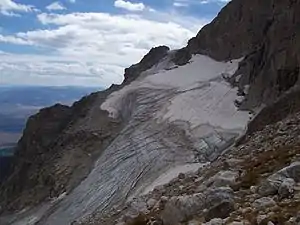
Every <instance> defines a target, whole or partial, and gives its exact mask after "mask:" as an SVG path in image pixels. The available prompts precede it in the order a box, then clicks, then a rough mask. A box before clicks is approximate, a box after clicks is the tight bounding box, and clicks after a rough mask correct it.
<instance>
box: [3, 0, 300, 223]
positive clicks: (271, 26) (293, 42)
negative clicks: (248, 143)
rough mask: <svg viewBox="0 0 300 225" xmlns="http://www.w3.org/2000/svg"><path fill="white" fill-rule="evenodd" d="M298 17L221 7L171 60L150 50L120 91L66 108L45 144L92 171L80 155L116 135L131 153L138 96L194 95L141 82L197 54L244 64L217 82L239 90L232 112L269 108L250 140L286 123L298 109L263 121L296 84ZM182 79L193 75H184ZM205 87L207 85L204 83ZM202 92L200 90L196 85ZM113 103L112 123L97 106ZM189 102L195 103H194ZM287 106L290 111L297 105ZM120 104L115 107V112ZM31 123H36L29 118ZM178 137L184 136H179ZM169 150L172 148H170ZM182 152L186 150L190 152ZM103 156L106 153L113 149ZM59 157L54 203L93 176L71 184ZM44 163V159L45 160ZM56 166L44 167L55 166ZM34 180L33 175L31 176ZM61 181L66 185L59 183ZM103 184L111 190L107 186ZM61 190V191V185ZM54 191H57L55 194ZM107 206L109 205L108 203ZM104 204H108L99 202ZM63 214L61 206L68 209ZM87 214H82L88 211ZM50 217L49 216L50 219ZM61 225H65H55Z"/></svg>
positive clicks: (298, 6) (246, 5) (296, 7)
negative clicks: (257, 133)
mask: <svg viewBox="0 0 300 225" xmlns="http://www.w3.org/2000/svg"><path fill="white" fill-rule="evenodd" d="M282 9H286V10H285V11H280V10H282ZM298 11H300V3H299V2H298V1H294V0H290V1H282V0H281V1H276V2H275V0H268V1H264V2H262V1H258V0H255V1H251V2H249V1H248V2H245V1H242V0H233V1H231V2H230V3H229V4H228V5H227V6H226V7H224V9H222V11H221V12H220V13H219V15H218V16H217V17H216V19H214V20H213V22H212V23H211V24H209V25H207V26H205V27H204V28H203V29H202V30H201V31H200V32H199V33H198V34H197V36H196V37H194V38H192V39H191V40H190V41H189V43H188V45H187V47H185V48H183V49H180V50H178V51H175V52H173V53H170V52H169V49H168V47H165V46H161V47H158V48H154V49H152V50H151V51H150V52H149V53H148V54H147V55H146V56H145V57H144V58H143V59H142V60H141V62H140V63H138V64H135V65H133V66H132V67H130V68H129V69H126V70H125V80H124V82H123V84H122V85H119V86H118V85H113V86H111V87H110V88H109V89H108V90H106V91H104V92H101V93H95V94H93V95H91V96H89V97H87V98H85V99H83V100H82V101H80V102H78V103H76V104H75V105H74V106H73V107H72V108H71V109H70V108H66V115H65V116H63V118H67V120H68V123H67V124H68V127H67V129H62V132H61V131H59V132H58V133H59V134H58V136H57V137H56V138H54V139H52V138H49V139H50V142H54V144H55V145H57V146H59V145H62V146H64V145H67V146H69V148H70V152H71V155H72V154H74V155H73V156H75V155H76V154H79V155H80V157H82V158H83V161H84V163H82V162H81V164H82V165H87V164H93V163H94V162H95V160H96V159H90V157H86V156H83V155H85V154H86V153H88V154H92V155H93V154H95V155H94V156H95V158H98V157H99V156H100V155H101V154H102V152H103V151H104V150H105V151H106V152H107V151H108V150H107V148H109V147H110V146H111V144H112V143H115V142H116V141H115V140H118V138H119V139H120V134H122V132H123V133H125V134H126V135H127V136H128V137H129V141H132V143H131V144H132V146H135V145H138V144H139V143H135V142H134V141H133V140H132V139H131V138H133V137H134V136H131V135H133V133H134V131H130V132H131V133H126V132H125V131H128V130H129V129H132V127H134V126H136V127H140V129H145V128H142V122H146V121H147V120H148V119H149V117H148V116H149V115H148V114H144V113H143V114H141V115H139V112H143V110H145V109H144V108H143V107H142V104H145V107H146V106H147V104H149V102H150V101H149V99H148V97H147V99H143V98H142V97H141V96H151V97H152V98H153V99H154V100H156V101H162V99H166V100H165V102H168V101H171V100H172V99H170V97H169V96H173V95H174V96H175V95H182V96H185V95H184V94H185V91H186V92H189V91H191V90H192V91H193V88H192V89H189V90H186V89H183V90H180V91H177V90H174V88H173V89H170V90H168V91H169V92H167V94H166V93H165V90H163V89H162V88H161V87H157V89H153V87H152V86H151V85H153V84H152V83H151V82H150V81H151V79H150V78H149V79H150V80H149V79H148V78H147V77H151V76H153V75H155V74H159V75H162V76H163V75H166V74H168V71H170V73H173V72H172V71H176V70H180V68H181V69H182V68H188V67H189V66H193V65H195V64H197V62H198V61H194V64H193V61H192V60H196V59H195V58H193V57H194V55H199V54H204V55H208V56H210V57H212V58H214V59H216V60H219V61H227V64H228V65H230V64H231V63H232V62H231V61H232V60H234V59H238V58H242V57H243V59H241V62H240V63H239V67H238V69H237V70H235V71H234V74H230V72H231V71H229V73H227V72H228V71H227V70H224V72H223V74H218V75H222V77H223V78H226V82H229V83H230V85H231V88H232V89H233V88H237V89H238V95H239V97H240V100H236V102H235V103H236V105H238V106H239V108H240V109H243V110H246V109H247V110H253V111H255V110H257V108H258V107H259V106H261V104H267V105H268V107H267V110H262V111H261V113H260V114H259V115H260V116H258V117H256V119H254V120H253V121H252V122H250V124H249V131H248V132H249V133H248V134H250V133H251V132H254V131H257V130H260V129H263V127H265V126H266V125H268V124H271V123H274V122H278V120H281V119H283V118H285V117H286V116H287V115H288V114H289V113H291V112H293V113H295V112H297V111H298V108H297V107H296V108H295V109H294V111H289V110H287V112H283V113H282V115H280V116H278V118H275V119H270V120H269V121H264V119H263V118H265V117H267V116H266V115H269V114H270V112H271V113H272V110H270V109H272V103H273V102H275V101H276V100H278V99H279V102H280V101H283V102H285V100H280V99H281V98H283V99H284V95H285V93H286V92H287V91H292V89H293V88H294V89H297V84H298V81H299V75H300V71H299V67H298V65H299V56H298V53H299V52H300V51H298V50H299V49H298V48H299V46H300V45H299V43H300V40H299V34H300V33H299V29H297V25H298V24H299V22H300V16H299V15H298V14H297V12H298ZM286 24H288V25H286ZM285 28H287V29H286V30H285V32H283V29H285ZM291 37H292V38H291ZM282 49H283V50H282ZM197 60H200V59H197ZM201 60H204V59H201ZM201 60H200V61H199V63H200V62H202V61H201ZM205 60H206V59H205ZM205 62H210V61H205ZM160 63H162V64H164V66H165V65H168V66H166V67H165V71H164V72H163V73H162V74H160V70H159V68H156V67H159V65H160ZM207 64H209V63H207ZM213 65H217V64H213ZM218 65H219V64H218ZM224 65H225V62H224ZM203 69H204V68H203ZM151 70H152V72H151V73H150V72H149V71H151ZM147 71H148V74H147ZM220 71H221V70H220ZM188 72H189V73H191V72H190V71H188ZM152 73H153V74H152ZM174 73H175V72H174ZM143 79H146V81H148V83H146V84H147V85H150V86H147V85H146V86H143V85H145V84H144V83H143V84H142V85H141V84H140V83H138V82H140V81H141V80H143ZM147 79H148V80H147ZM215 79H217V81H219V80H220V79H221V77H217V78H215ZM169 82H171V81H169ZM198 82H199V81H198ZM209 82H210V83H209V85H210V86H212V85H213V84H216V83H217V82H216V81H215V80H209ZM213 82H216V83H213ZM132 84H134V85H141V86H140V87H138V88H137V89H130V88H129V86H130V85H132ZM205 84H206V85H207V83H205ZM157 85H158V84H157ZM222 87H223V86H222ZM126 88H127V89H126ZM197 88H199V87H196V89H197ZM201 88H203V87H202V86H201ZM149 90H151V91H152V95H151V92H149ZM119 91H121V92H119ZM122 91H124V92H122ZM228 92H229V91H228ZM117 93H123V96H122V95H121V97H120V96H119V95H118V94H117ZM229 93H230V92H229ZM295 93H296V94H294V95H295V97H294V99H296V100H295V101H294V102H297V99H298V92H295ZM291 95H292V94H291ZM288 96H290V95H288ZM112 97H114V98H115V99H116V100H114V101H115V102H113V103H111V104H112V107H116V109H117V110H119V112H121V115H122V116H121V117H120V118H118V117H116V118H114V117H113V116H112V115H114V114H112V115H110V114H109V113H108V112H107V111H109V110H106V111H104V110H100V106H102V105H103V103H105V101H107V100H108V99H109V98H112ZM151 97H149V98H151ZM200 97H201V96H200ZM145 98H146V97H145ZM174 98H175V97H174ZM291 98H292V97H291ZM173 100H174V99H173ZM193 100H194V101H195V102H196V100H197V98H195V99H193ZM178 101H179V100H178ZM165 102H163V104H166V103H165ZM195 102H194V103H195ZM291 102H293V100H291ZM146 103H147V104H146ZM275 104H276V103H275ZM278 104H279V105H282V103H278ZM292 104H293V105H294V104H295V103H292ZM116 105H117V106H116ZM119 105H120V108H118V107H119ZM269 105H270V106H269ZM150 106H151V107H152V110H156V108H155V107H154V106H156V105H150ZM168 106H169V105H168ZM61 107H62V108H64V107H63V106H58V105H57V106H55V107H54V108H52V109H55V108H58V111H59V114H61V113H62V112H60V111H64V110H60V108H61ZM156 107H158V106H156ZM159 107H161V106H159ZM289 107H290V105H288V106H287V108H288V109H289ZM167 108H168V107H167ZM106 109H107V108H106ZM146 109H147V110H149V111H150V112H151V108H149V109H148V108H147V107H146ZM48 110H51V109H48ZM70 110H71V111H70ZM157 111H158V110H157ZM40 115H41V114H40ZM62 115H64V113H62ZM135 116H138V117H139V118H138V119H139V120H141V121H142V122H141V124H140V123H137V122H136V121H135V119H137V118H135ZM46 117H48V116H46ZM70 117H71V118H70ZM261 118H262V119H261ZM32 119H33V120H35V119H34V118H32ZM62 121H64V119H62ZM128 121H129V122H128ZM257 121H258V122H257ZM139 122H140V121H139ZM44 123H45V122H44V121H40V122H39V121H38V122H37V129H39V127H40V126H41V125H42V124H44ZM63 123H64V122H63ZM130 123H132V124H130ZM220 123H221V122H220ZM60 124H61V123H60V122H58V123H57V126H60ZM182 124H184V123H180V126H185V125H182ZM29 125H30V122H28V126H29ZM173 125H174V124H172V123H170V124H169V127H165V125H164V126H162V127H163V128H164V129H165V132H166V135H169V134H168V132H170V133H171V132H174V133H176V134H177V132H178V133H181V132H183V131H182V130H181V128H180V129H179V128H178V127H177V124H175V125H176V126H173ZM180 126H179V127H180ZM63 127H64V126H63ZM150 127H151V126H150ZM100 128H101V129H100ZM102 128H103V129H102ZM154 128H155V129H156V127H155V126H154V125H153V129H154ZM177 129H178V130H177ZM206 129H208V128H206ZM35 130H36V129H33V130H30V129H29V130H28V127H27V132H28V135H27V136H28V137H26V135H25V136H23V139H22V140H21V142H20V143H19V152H23V151H24V149H26V148H24V147H20V145H21V146H22V145H27V144H29V143H30V139H31V138H30V136H31V133H34V132H35ZM100 130H101V132H100ZM189 130H190V129H189ZM82 131H83V134H84V135H79V133H81V132H82ZM51 132H53V131H52V130H50V133H51ZM55 132H56V131H55ZM105 132H110V134H109V135H107V134H106V133H105ZM189 132H191V131H189ZM99 133H100V134H99ZM191 133H192V132H191ZM25 134H26V131H25ZM95 134H96V135H95ZM77 135H79V136H77ZM85 135H87V136H85ZM89 135H91V136H89ZM106 135H107V136H106ZM136 135H137V134H136ZM179 136H180V137H182V136H181V135H179ZM74 137H76V138H74ZM60 138H62V140H61V141H57V140H56V139H60ZM78 138H79V139H80V141H79V142H76V141H75V140H76V139H77V140H78ZM147 138H148V136H145V140H147ZM185 138H186V137H185ZM231 138H232V137H230V138H229V139H230V140H231ZM26 139H27V140H26ZM170 140H171V139H170ZM179 140H180V141H181V139H180V138H178V141H179ZM114 141H115V142H114ZM140 141H141V140H140ZM185 141H186V140H185ZM226 141H227V142H228V143H231V142H230V141H229V140H227V139H226ZM27 142H28V143H27ZM34 142H36V143H39V142H41V140H40V139H39V138H38V139H37V140H34ZM102 142H105V143H104V144H101V145H99V143H102ZM122 143H123V142H122ZM168 143H169V142H168ZM174 143H176V142H175V141H174V142H173V144H174ZM183 143H187V142H183ZM228 143H227V144H228ZM88 144H89V145H91V146H90V148H89V150H88V151H87V152H85V150H84V151H82V150H83V149H85V148H86V147H87V146H88ZM129 144H130V143H129ZM76 145H77V146H76ZM229 145H230V144H229ZM50 146H51V145H50ZM116 146H117V144H116ZM170 146H172V145H171V144H170ZM225 146H226V145H225ZM73 147H74V148H75V149H77V150H76V151H75V152H74V151H73V150H71V148H73ZM173 147H174V149H176V147H175V146H173ZM188 147H190V148H192V147H191V146H188ZM227 147H228V146H227ZM122 148H123V147H122ZM170 148H171V147H168V149H170ZM45 149H47V147H46V148H43V147H42V148H41V149H39V150H38V149H37V152H39V151H40V152H43V151H45ZM51 149H53V147H51ZM60 149H61V148H60V147H56V150H55V151H56V152H60ZM99 149H100V153H99ZM109 149H112V147H111V148H109ZM64 151H65V152H64V153H63V154H65V155H67V154H70V152H69V153H66V150H64ZM105 151H104V152H105ZM25 153H26V152H25ZM221 153H222V151H220V152H218V151H217V152H216V153H215V154H216V155H215V156H214V157H213V159H215V158H218V156H219V155H220V154H221ZM32 154H33V155H34V154H35V151H33V152H32ZM209 154H211V153H209ZM57 157H58V158H57V159H55V160H54V162H56V163H57V162H59V163H61V165H60V166H61V167H62V168H64V166H66V165H67V166H66V167H67V168H66V169H65V170H64V169H62V171H58V173H57V175H56V176H54V177H55V178H57V179H56V180H55V181H53V182H54V183H57V185H53V184H50V185H49V188H50V189H54V194H53V195H54V196H56V197H57V196H59V195H60V194H63V193H64V192H67V193H69V192H72V190H73V188H74V187H75V186H77V185H78V184H79V182H80V181H81V180H82V179H83V178H84V177H86V176H87V175H88V174H89V173H90V172H91V170H92V168H91V167H90V166H87V167H88V168H84V172H83V175H79V177H80V178H78V175H77V177H76V176H75V175H74V177H73V178H72V173H73V170H74V169H75V168H76V167H77V166H79V162H78V161H77V162H76V159H75V158H73V160H74V161H75V162H76V163H75V165H71V169H70V168H68V166H69V165H70V164H66V165H65V163H66V162H65V161H60V160H59V159H60V158H63V157H61V156H60V155H59V154H58V155H57ZM128 157H129V156H128ZM45 158H46V159H47V158H48V157H45ZM43 160H45V159H43ZM43 160H42V162H43ZM56 160H58V161H56ZM212 161H213V160H212ZM54 162H52V163H50V164H53V163H54ZM42 164H43V163H42ZM15 165H17V166H16V167H18V166H20V165H18V162H16V163H15ZM26 167H27V165H26V166H25V168H26ZM20 168H22V165H21V167H19V170H20ZM41 168H44V166H43V165H42V167H41ZM94 169H97V168H94ZM47 170H50V171H51V169H46V171H47ZM34 171H35V170H34ZM66 171H67V172H66ZM65 172H66V173H65ZM142 172H143V171H141V174H142ZM33 173H34V174H35V173H36V172H33ZM60 173H61V174H60ZM78 173H79V174H80V173H81V172H80V171H79V172H78ZM99 173H100V172H99ZM70 174H71V175H70ZM27 176H28V175H23V176H22V177H27ZM49 176H50V177H51V176H52V175H46V176H45V177H41V178H40V179H41V184H43V183H44V182H45V181H46V180H47V179H48V177H49ZM124 176H125V175H124ZM66 177H67V180H65V179H66ZM70 177H71V180H72V179H75V180H76V181H71V183H72V182H73V184H72V185H70V184H69V182H70V180H69V179H70ZM128 179H129V177H128ZM141 179H142V178H141ZM36 180H39V177H34V179H33V181H36ZM18 182H19V181H18V179H16V183H15V184H13V185H11V184H9V183H8V184H7V185H6V186H5V185H4V189H2V190H5V191H3V193H5V194H2V196H1V197H2V199H3V198H4V199H6V202H10V201H11V199H10V197H11V196H12V195H15V194H16V193H17V195H18V194H19V193H20V190H17V191H16V190H14V188H13V189H12V190H11V189H10V187H15V186H17V185H18ZM26 182H27V181H25V183H26ZM99 182H100V181H99ZM107 182H108V183H109V182H110V181H107ZM46 183H47V182H46ZM50 183H51V182H50ZM121 183H122V182H121ZM60 184H63V185H62V186H60ZM36 186H37V185H36V183H35V182H33V184H30V185H29V189H31V188H35V187H36ZM53 186H54V187H55V188H53ZM57 186H58V187H57ZM66 187H67V188H66ZM15 191H16V192H15ZM36 192H37V193H42V197H37V198H36V200H37V202H35V204H36V203H39V202H41V201H42V200H43V199H45V198H46V197H47V196H49V195H50V194H49V192H50V193H52V192H53V190H51V191H46V192H40V190H38V189H37V190H36ZM7 193H8V194H7ZM27 195H28V193H27V192H26V188H25V195H24V196H23V197H21V198H20V199H19V200H18V201H19V202H18V201H17V204H16V203H15V204H16V205H18V207H21V208H22V207H24V205H31V204H32V203H30V202H29V203H26V197H27V198H28V196H27ZM51 195H52V194H51ZM3 196H4V197H3ZM98 197H99V196H98ZM102 197H103V196H102ZM0 199H1V198H0ZM22 201H25V204H20V202H22ZM91 201H92V200H91ZM107 201H108V202H109V201H110V200H107ZM62 204H69V202H68V200H66V201H65V202H63V203H62ZM105 204H108V203H107V202H105ZM69 206H70V205H69ZM63 207H67V205H65V206H63ZM12 208H14V207H12ZM85 210H86V211H88V209H85ZM58 215H61V214H58ZM54 217H55V214H54V216H53V218H54ZM56 217H57V216H56ZM45 221H47V218H46V219H45ZM49 221H51V220H48V222H45V224H50V223H51V222H49ZM40 224H43V223H40ZM61 224H63V222H61Z"/></svg>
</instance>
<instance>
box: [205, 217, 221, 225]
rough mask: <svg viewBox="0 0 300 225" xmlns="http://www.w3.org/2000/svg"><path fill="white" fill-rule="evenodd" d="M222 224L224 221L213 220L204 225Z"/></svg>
mask: <svg viewBox="0 0 300 225" xmlns="http://www.w3.org/2000/svg"><path fill="white" fill-rule="evenodd" d="M222 224H224V221H223V220H222V219H220V218H215V219H212V220H210V221H209V222H207V223H205V225H222Z"/></svg>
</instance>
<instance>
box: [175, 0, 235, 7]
mask: <svg viewBox="0 0 300 225" xmlns="http://www.w3.org/2000/svg"><path fill="white" fill-rule="evenodd" d="M230 1H231V0H175V1H174V2H173V6H174V7H189V6H192V5H199V4H200V5H204V4H210V3H222V4H224V3H228V2H230Z"/></svg>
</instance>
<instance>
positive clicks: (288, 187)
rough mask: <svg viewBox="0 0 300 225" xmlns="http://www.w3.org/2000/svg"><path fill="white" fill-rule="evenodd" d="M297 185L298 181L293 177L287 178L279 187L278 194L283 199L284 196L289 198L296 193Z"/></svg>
mask: <svg viewBox="0 0 300 225" xmlns="http://www.w3.org/2000/svg"><path fill="white" fill-rule="evenodd" d="M295 185H296V182H295V181H294V179H292V178H286V179H285V180H284V181H283V182H282V183H281V185H280V186H279V189H278V195H279V197H280V198H281V199H283V198H289V197H291V196H292V195H293V193H294V187H295Z"/></svg>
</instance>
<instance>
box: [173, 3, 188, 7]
mask: <svg viewBox="0 0 300 225" xmlns="http://www.w3.org/2000/svg"><path fill="white" fill-rule="evenodd" d="M173 6H175V7H188V6H189V4H188V3H186V2H174V3H173Z"/></svg>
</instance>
